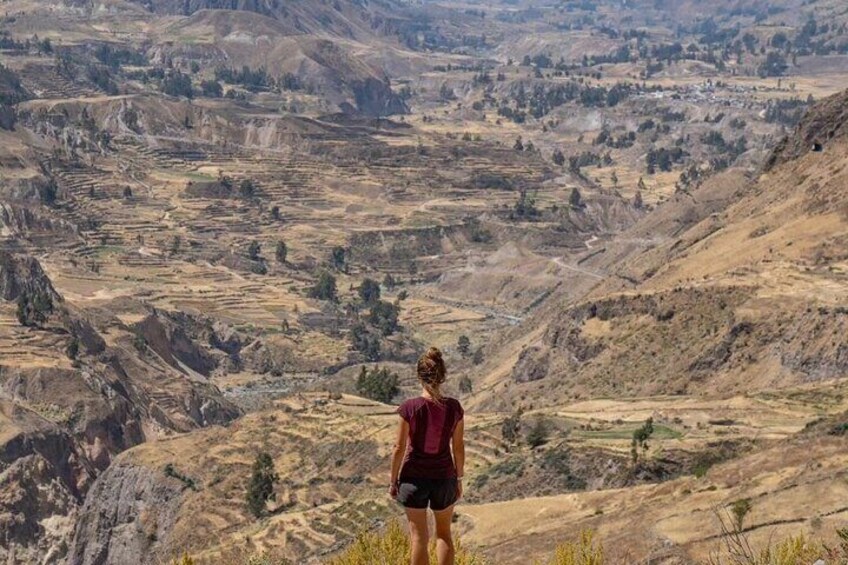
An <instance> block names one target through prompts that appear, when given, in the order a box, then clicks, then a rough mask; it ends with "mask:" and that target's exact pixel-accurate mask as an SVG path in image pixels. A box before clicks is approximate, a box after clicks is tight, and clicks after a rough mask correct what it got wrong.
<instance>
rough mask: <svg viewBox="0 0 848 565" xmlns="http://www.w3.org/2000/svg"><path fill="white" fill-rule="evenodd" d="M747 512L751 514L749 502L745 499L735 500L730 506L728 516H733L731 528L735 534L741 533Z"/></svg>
mask: <svg viewBox="0 0 848 565" xmlns="http://www.w3.org/2000/svg"><path fill="white" fill-rule="evenodd" d="M749 512H751V501H750V500H749V499H747V498H743V499H742V500H737V501H735V502H734V503H733V504H731V505H730V514H731V515H732V516H733V527H734V529H735V530H736V533H741V532H742V530H743V528H744V527H745V518H746V517H747V516H748V513H749Z"/></svg>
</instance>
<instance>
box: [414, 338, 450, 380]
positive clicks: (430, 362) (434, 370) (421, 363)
mask: <svg viewBox="0 0 848 565" xmlns="http://www.w3.org/2000/svg"><path fill="white" fill-rule="evenodd" d="M446 376H447V369H446V368H445V360H444V359H443V358H442V352H441V351H440V350H439V348H438V347H431V348H430V349H428V350H427V352H426V353H424V355H422V356H421V357H420V358H419V359H418V379H419V380H420V381H421V382H423V383H426V384H431V385H440V384H442V383H443V382H445V378H446Z"/></svg>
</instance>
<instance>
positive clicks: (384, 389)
mask: <svg viewBox="0 0 848 565" xmlns="http://www.w3.org/2000/svg"><path fill="white" fill-rule="evenodd" d="M399 383H400V378H399V377H398V376H397V374H395V373H392V372H390V371H389V370H388V369H386V368H382V369H381V368H380V367H377V368H375V369H372V370H370V371H369V370H368V368H367V367H366V366H365V365H363V366H362V369H361V370H360V371H359V376H358V377H357V379H356V391H357V392H358V393H359V394H361V395H362V396H364V397H366V398H370V399H371V400H376V401H377V402H383V403H389V402H391V401H392V399H393V398H394V397H395V396H397V394H398V392H400V389H399V388H398V384H399Z"/></svg>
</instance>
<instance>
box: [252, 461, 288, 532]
mask: <svg viewBox="0 0 848 565" xmlns="http://www.w3.org/2000/svg"><path fill="white" fill-rule="evenodd" d="M279 481H280V476H279V475H278V474H277V472H276V470H275V469H274V460H273V459H271V456H270V455H269V454H268V453H266V452H264V451H263V452H261V453H259V455H257V456H256V460H255V461H254V462H253V470H252V473H251V475H250V482H249V483H248V485H247V508H248V509H249V510H250V513H251V514H253V515H254V516H255V517H257V518H259V517H260V516H262V515H263V514H264V513H265V504H266V502H267V501H268V500H275V499H276V497H275V495H274V484H275V483H277V482H279Z"/></svg>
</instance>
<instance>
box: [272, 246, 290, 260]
mask: <svg viewBox="0 0 848 565" xmlns="http://www.w3.org/2000/svg"><path fill="white" fill-rule="evenodd" d="M288 254H289V248H288V246H287V245H286V242H285V241H283V240H280V241H278V242H277V248H276V249H275V250H274V257H276V258H277V262H278V263H283V264H284V263H285V262H286V257H288Z"/></svg>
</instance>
